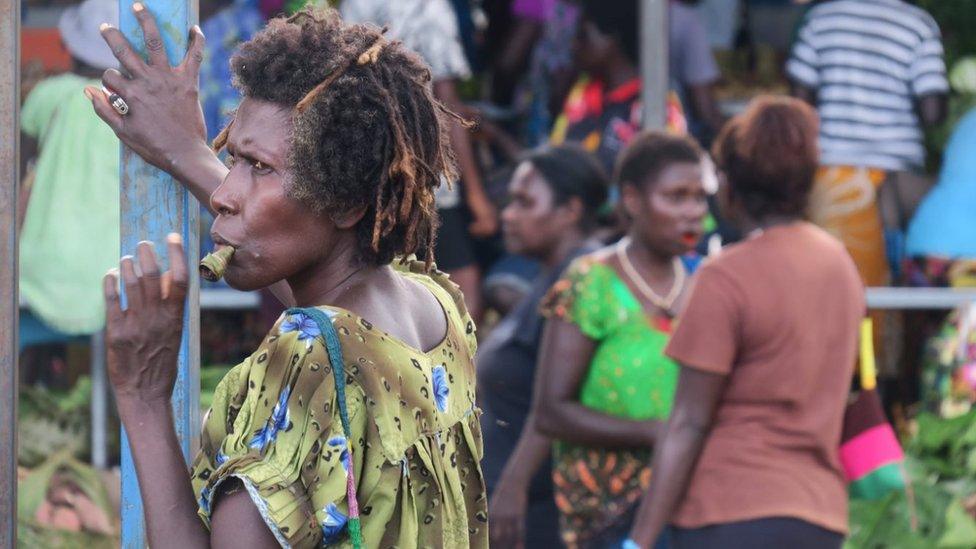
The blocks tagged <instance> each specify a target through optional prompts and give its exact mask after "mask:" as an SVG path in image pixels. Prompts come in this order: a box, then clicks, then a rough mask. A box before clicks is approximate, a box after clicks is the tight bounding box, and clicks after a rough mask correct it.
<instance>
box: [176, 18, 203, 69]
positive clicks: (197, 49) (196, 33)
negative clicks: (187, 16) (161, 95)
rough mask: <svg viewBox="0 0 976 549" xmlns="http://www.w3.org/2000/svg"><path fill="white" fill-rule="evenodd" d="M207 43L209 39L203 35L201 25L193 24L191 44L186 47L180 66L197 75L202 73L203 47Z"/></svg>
mask: <svg viewBox="0 0 976 549" xmlns="http://www.w3.org/2000/svg"><path fill="white" fill-rule="evenodd" d="M206 44H207V39H206V38H205V37H204V36H203V31H202V30H200V27H199V26H197V25H193V27H192V28H191V29H190V45H188V46H187V47H186V56H185V57H183V62H182V63H180V66H181V67H183V68H184V69H187V70H189V71H191V72H190V74H191V75H192V76H194V77H196V76H197V75H198V74H199V73H200V64H201V63H203V47H204V46H205V45H206Z"/></svg>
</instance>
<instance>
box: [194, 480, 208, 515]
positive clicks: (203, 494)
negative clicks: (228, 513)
mask: <svg viewBox="0 0 976 549" xmlns="http://www.w3.org/2000/svg"><path fill="white" fill-rule="evenodd" d="M197 504H199V505H200V509H201V510H202V511H203V512H204V514H207V515H209V514H210V488H207V487H206V486H204V487H203V489H201V490H200V499H199V500H198V501H197Z"/></svg>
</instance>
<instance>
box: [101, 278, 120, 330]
mask: <svg viewBox="0 0 976 549" xmlns="http://www.w3.org/2000/svg"><path fill="white" fill-rule="evenodd" d="M102 289H103V290H104V293H105V321H106V325H107V326H110V327H112V326H117V325H119V324H120V323H121V322H122V320H123V313H122V304H121V303H120V301H119V270H118V269H111V270H109V272H107V273H105V277H104V278H103V279H102Z"/></svg>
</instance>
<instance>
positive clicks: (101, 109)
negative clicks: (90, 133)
mask: <svg viewBox="0 0 976 549" xmlns="http://www.w3.org/2000/svg"><path fill="white" fill-rule="evenodd" d="M85 97H87V98H88V100H89V101H91V102H92V107H94V108H95V114H97V115H98V117H99V118H101V119H102V121H104V122H105V123H106V124H108V127H110V128H112V131H114V132H115V133H116V134H119V133H120V132H121V131H122V115H120V114H119V113H117V112H115V109H113V108H112V105H109V104H108V98H107V97H105V94H104V93H103V92H102V90H100V89H98V88H93V87H91V86H88V87H87V88H85Z"/></svg>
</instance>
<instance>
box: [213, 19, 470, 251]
mask: <svg viewBox="0 0 976 549" xmlns="http://www.w3.org/2000/svg"><path fill="white" fill-rule="evenodd" d="M231 69H232V71H233V74H234V84H235V85H236V87H237V88H238V89H239V90H240V91H241V93H242V94H243V95H244V97H250V98H255V99H260V100H264V101H270V102H272V103H277V104H280V105H284V106H287V107H293V108H294V109H295V110H294V118H293V120H294V129H293V135H292V137H291V152H290V159H289V163H290V170H291V174H292V177H291V179H290V180H289V181H288V182H287V183H286V191H287V192H288V194H289V196H291V197H293V198H295V199H298V200H301V201H303V202H305V203H306V204H307V205H308V206H309V207H310V208H311V209H313V210H314V211H316V212H321V213H330V212H350V211H356V210H357V209H360V208H365V215H364V216H363V218H362V220H361V221H360V222H359V224H358V225H357V227H356V229H355V230H356V233H357V241H358V244H357V248H358V255H359V259H360V260H362V261H363V262H364V263H367V264H374V265H383V264H387V263H389V262H390V261H392V260H393V258H394V257H396V256H405V255H409V254H413V253H418V252H423V251H426V252H427V258H428V261H429V260H430V259H431V253H432V251H431V250H432V249H433V245H434V238H435V234H436V229H437V213H436V207H435V205H434V190H435V189H436V187H437V186H438V185H440V183H441V181H451V180H453V179H454V178H455V176H456V173H455V168H454V159H453V154H452V152H451V149H450V146H449V144H448V138H447V134H448V130H447V126H446V124H447V123H449V122H448V120H449V117H450V116H453V114H452V113H449V112H448V111H447V110H446V109H445V108H444V107H443V106H442V105H441V104H440V103H439V102H438V101H437V100H436V99H435V98H434V97H433V95H432V91H431V74H430V69H429V67H428V66H427V65H426V64H425V63H424V62H423V61H422V60H421V59H420V57H418V56H417V55H416V54H415V53H413V52H411V51H409V50H407V49H406V48H404V47H403V46H401V45H400V43H399V42H388V41H386V39H385V38H384V37H383V30H381V29H379V28H377V27H375V26H373V25H351V24H346V23H344V22H343V21H342V20H341V19H340V17H339V15H338V13H337V12H335V11H334V10H331V9H325V10H317V9H312V8H306V9H305V10H302V11H300V12H298V13H296V14H295V15H293V16H291V17H289V18H287V19H285V18H278V19H273V20H272V21H270V22H269V23H268V25H267V27H266V28H265V29H264V30H262V31H261V32H259V33H258V34H257V35H255V36H254V37H253V38H252V39H251V40H249V41H248V42H245V43H244V44H243V45H242V46H241V47H240V49H239V50H238V52H237V54H236V55H234V57H233V58H232V59H231ZM231 124H233V122H231ZM225 141H226V130H225V133H223V134H222V136H219V137H218V139H217V140H216V141H215V143H214V145H215V148H219V147H221V146H222V144H223V142H225Z"/></svg>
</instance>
